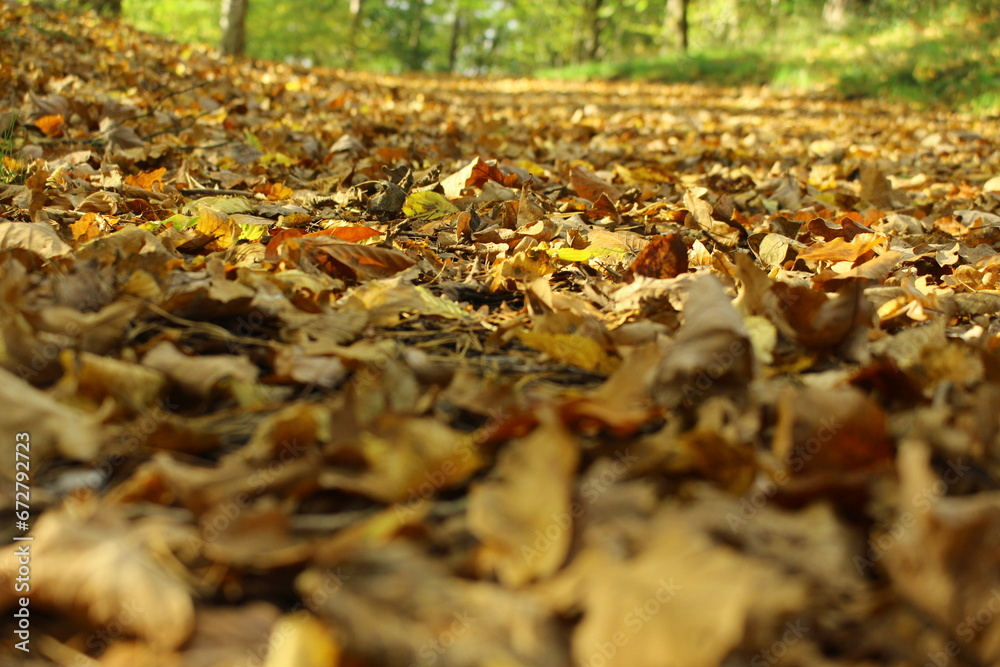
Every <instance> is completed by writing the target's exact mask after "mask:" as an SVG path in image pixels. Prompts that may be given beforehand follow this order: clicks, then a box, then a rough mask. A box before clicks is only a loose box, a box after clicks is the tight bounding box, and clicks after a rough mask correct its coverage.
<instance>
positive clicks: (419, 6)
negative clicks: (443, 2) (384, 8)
mask: <svg viewBox="0 0 1000 667" xmlns="http://www.w3.org/2000/svg"><path fill="white" fill-rule="evenodd" d="M412 12H413V13H412V15H411V17H410V35H409V45H410V50H409V53H408V54H407V56H406V67H407V69H409V70H411V71H417V70H421V69H423V68H424V52H423V31H424V2H423V0H413V10H412Z"/></svg>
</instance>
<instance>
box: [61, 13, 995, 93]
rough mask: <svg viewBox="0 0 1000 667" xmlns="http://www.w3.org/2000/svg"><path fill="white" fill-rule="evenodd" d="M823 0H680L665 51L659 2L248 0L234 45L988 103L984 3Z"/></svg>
mask: <svg viewBox="0 0 1000 667" xmlns="http://www.w3.org/2000/svg"><path fill="white" fill-rule="evenodd" d="M832 1H833V0H697V1H694V0H692V1H691V2H690V4H689V10H688V23H689V26H690V28H689V43H690V48H689V50H688V52H687V53H686V54H681V53H678V52H676V50H675V49H674V48H673V46H672V45H673V43H674V34H673V31H674V30H675V28H674V26H673V23H672V22H671V21H670V20H669V16H667V14H666V10H667V2H668V0H543V1H542V2H539V1H538V0H437V1H433V0H363V2H362V4H361V5H360V7H361V12H360V14H359V15H357V16H354V15H352V13H351V8H352V3H351V2H348V1H346V0H320V1H319V2H316V3H306V2H301V0H251V2H250V13H249V16H248V24H247V45H248V55H250V56H251V57H257V58H266V59H272V60H291V61H294V62H299V63H302V64H306V65H327V66H333V67H352V68H358V69H371V70H383V71H392V72H403V71H407V70H424V71H431V72H443V71H448V70H449V69H452V68H453V69H454V70H455V71H456V72H458V73H466V74H483V73H501V74H513V75H532V74H541V75H544V76H549V77H573V78H580V77H588V78H594V77H602V78H636V79H647V80H659V81H669V82H686V81H693V82H700V83H705V84H713V85H739V84H767V85H771V86H777V87H783V88H787V87H793V88H808V89H824V90H831V91H833V92H837V93H839V94H841V95H843V96H846V97H859V96H869V97H877V96H890V97H894V98H899V99H906V100H910V101H911V102H913V103H914V104H920V105H933V104H946V105H948V106H950V107H953V108H961V109H969V110H975V111H979V112H991V111H992V112H997V111H1000V107H998V105H997V98H998V96H1000V93H998V92H997V88H998V80H1000V64H998V63H1000V10H998V9H997V8H996V7H995V6H994V5H995V3H993V2H987V1H986V0H963V1H960V2H954V1H953V2H948V1H945V0H929V1H923V0H919V1H918V0H849V2H848V4H847V16H846V21H845V22H844V23H843V24H842V25H838V26H832V25H829V24H828V23H827V22H826V21H825V19H824V17H825V14H824V7H825V6H826V5H827V4H828V3H829V2H832ZM79 2H80V0H61V1H60V0H57V2H56V4H62V5H64V6H67V5H71V4H79ZM219 4H220V3H219V0H124V3H123V11H124V16H125V17H126V19H127V20H130V21H131V22H133V23H134V24H136V25H137V26H138V27H140V28H142V29H145V30H149V31H151V32H156V33H165V34H168V35H170V36H171V37H172V38H174V39H178V40H182V41H195V42H204V43H209V44H215V43H217V42H218V39H219V26H218V19H219ZM595 35H596V40H597V46H596V56H595V57H594V58H593V59H591V58H590V56H589V53H590V50H591V48H590V44H591V41H592V40H593V39H595ZM453 48H454V57H453V58H452V57H451V52H452V49H453Z"/></svg>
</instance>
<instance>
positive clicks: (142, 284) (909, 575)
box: [0, 4, 1000, 667]
mask: <svg viewBox="0 0 1000 667" xmlns="http://www.w3.org/2000/svg"><path fill="white" fill-rule="evenodd" d="M0 66H2V70H0V96H2V102H0V126H2V128H3V129H2V130H0V132H2V135H3V143H2V145H0V150H2V151H3V157H2V163H0V164H2V169H3V172H2V175H3V182H4V185H2V186H0V326H2V334H3V336H2V337H0V366H2V368H0V402H2V408H0V438H2V441H3V443H4V444H3V446H2V448H0V452H2V454H0V459H2V460H0V485H2V487H3V489H4V493H3V494H2V496H0V504H2V507H3V509H4V516H7V517H10V520H9V523H5V524H3V526H2V529H0V533H2V534H3V537H4V542H5V546H4V547H3V549H2V551H0V577H2V578H3V581H4V584H3V586H2V587H0V607H2V608H3V610H4V616H3V620H2V621H0V627H2V630H3V638H2V640H0V641H2V644H0V656H2V658H0V660H2V661H3V662H4V664H38V665H42V664H52V663H55V664H63V665H81V666H87V665H121V666H126V665H127V666H133V665H178V666H181V665H185V666H186V665H203V666H206V667H207V666H209V665H213V666H218V665H260V664H266V665H268V666H270V667H278V666H292V665H294V666H296V667H312V666H315V667H320V666H326V665H336V664H339V665H345V666H346V665H352V666H375V665H379V666H381V665H385V666H389V667H397V666H400V665H409V664H414V665H446V666H449V667H465V666H473V665H477V666H482V667H486V666H491V667H500V666H504V667H507V666H514V665H525V666H533V665H539V666H541V665H544V666H546V667H553V666H556V667H558V666H562V665H567V666H568V665H580V666H586V667H602V666H615V665H618V666H623V667H624V666H627V667H647V666H648V667H662V666H664V665H678V666H684V667H698V666H706V667H707V666H711V665H746V664H750V665H753V666H755V667H756V666H757V665H776V664H781V665H787V666H789V667H791V666H794V665H803V666H806V665H809V666H815V665H820V666H830V667H833V666H847V665H925V664H934V665H939V666H940V665H946V664H947V665H985V664H997V663H998V662H1000V623H997V622H995V621H996V619H997V613H998V612H1000V570H998V568H997V553H998V548H1000V492H998V490H1000V255H998V253H997V250H998V248H1000V211H998V209H1000V122H998V121H997V120H982V119H976V118H973V117H965V116H961V115H954V114H940V115H934V114H927V113H914V112H911V111H908V110H906V109H904V108H902V107H897V106H893V105H891V104H886V103H882V102H879V101H877V100H871V101H866V102H850V103H849V102H835V101H831V100H827V99H819V98H814V97H796V96H792V95H784V94H777V93H773V92H769V91H767V90H765V89H761V88H745V89H713V88H705V87H698V86H693V85H671V86H662V85H649V84H606V83H559V82H552V81H544V82H539V81H531V80H499V79H498V80H479V81H474V80H467V79H456V78H432V77H391V76H375V75H369V74H360V73H343V72H335V71H325V70H315V71H311V70H302V69H294V68H290V67H287V66H284V65H279V64H273V63H251V62H246V61H235V62H220V61H218V60H216V59H214V57H213V56H212V55H211V54H210V53H207V52H205V51H204V50H202V49H200V48H197V47H189V46H182V45H176V44H172V43H169V42H166V41H163V40H160V39H158V38H153V37H149V36H147V35H142V34H139V33H136V32H134V31H131V30H129V29H127V28H124V27H121V26H117V25H114V24H110V23H104V22H101V21H98V20H97V19H95V18H93V17H92V16H84V17H66V16H64V15H58V14H54V13H51V12H49V11H47V10H41V9H38V8H29V7H19V6H12V5H9V4H0ZM24 537H29V538H31V539H30V540H23V539H19V538H24ZM29 593H30V596H29ZM22 649H28V652H25V651H24V650H22Z"/></svg>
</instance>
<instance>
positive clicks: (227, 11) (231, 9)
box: [219, 0, 249, 56]
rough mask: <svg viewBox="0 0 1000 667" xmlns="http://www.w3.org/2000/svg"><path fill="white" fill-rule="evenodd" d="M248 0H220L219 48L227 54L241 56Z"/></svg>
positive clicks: (244, 41)
mask: <svg viewBox="0 0 1000 667" xmlns="http://www.w3.org/2000/svg"><path fill="white" fill-rule="evenodd" d="M248 3H249V0H222V10H221V12H220V14H219V25H220V27H221V28H222V42H221V47H220V48H221V50H222V53H223V54H224V55H227V56H241V55H243V53H244V51H246V43H247V31H246V25H247V5H248Z"/></svg>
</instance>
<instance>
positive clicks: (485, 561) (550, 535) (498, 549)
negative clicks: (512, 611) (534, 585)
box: [469, 413, 579, 587]
mask: <svg viewBox="0 0 1000 667" xmlns="http://www.w3.org/2000/svg"><path fill="white" fill-rule="evenodd" d="M578 460H579V449H578V445H577V442H576V440H575V438H573V437H572V436H571V435H570V434H569V433H568V432H567V431H566V429H565V427H563V426H562V424H561V423H559V422H558V420H557V419H556V417H555V416H554V415H553V414H551V413H550V414H548V415H543V417H542V421H541V423H540V424H539V425H538V426H537V427H536V428H535V430H534V431H532V433H531V435H528V436H527V437H524V438H520V439H518V440H515V441H513V442H511V443H510V444H509V445H507V446H506V448H505V449H504V450H503V452H501V454H500V457H499V460H498V462H497V467H496V469H495V471H494V475H493V476H492V477H491V478H488V479H487V480H485V481H483V482H480V483H478V484H476V485H475V486H473V488H472V490H471V491H470V493H469V529H470V530H471V531H472V533H473V534H474V535H475V536H476V537H477V538H479V540H480V541H481V542H482V546H481V547H480V549H479V552H478V554H477V559H476V560H477V566H478V569H479V570H480V571H481V572H483V573H492V574H495V576H496V577H497V578H498V579H499V580H500V581H501V582H503V583H504V584H506V585H508V586H514V587H517V586H522V585H524V584H526V583H528V582H529V581H531V580H533V579H535V578H538V577H547V576H549V575H551V574H552V573H554V572H555V571H556V570H557V569H558V568H559V567H560V566H561V565H562V563H563V561H564V560H565V559H566V555H567V553H568V552H569V545H570V542H571V541H572V538H573V516H572V511H573V510H572V507H571V500H572V499H571V496H570V494H571V489H572V480H573V476H574V474H575V473H576V466H577V461H578Z"/></svg>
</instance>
